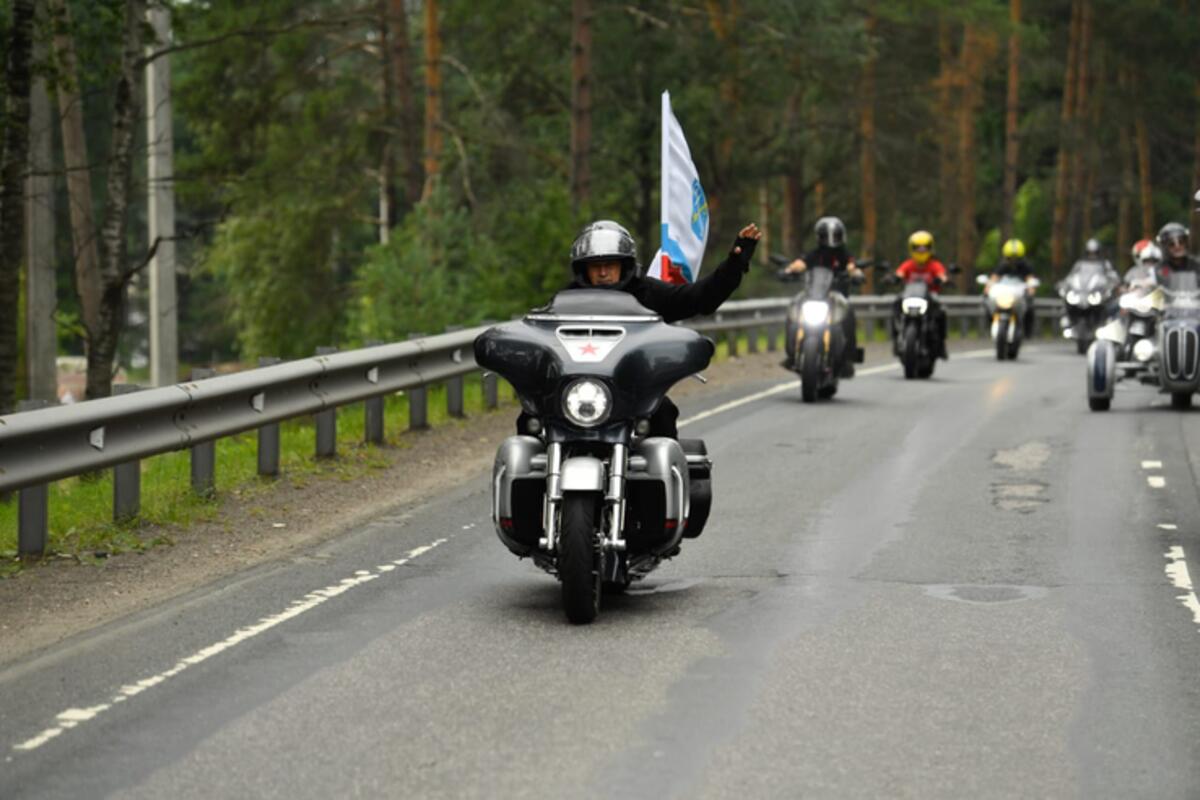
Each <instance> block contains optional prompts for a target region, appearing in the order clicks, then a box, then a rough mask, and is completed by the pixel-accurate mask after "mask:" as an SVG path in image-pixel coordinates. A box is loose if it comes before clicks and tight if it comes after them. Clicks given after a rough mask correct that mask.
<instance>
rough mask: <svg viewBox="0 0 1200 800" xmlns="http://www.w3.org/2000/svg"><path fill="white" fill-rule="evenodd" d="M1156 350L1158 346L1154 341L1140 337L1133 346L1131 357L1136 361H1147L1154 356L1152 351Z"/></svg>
mask: <svg viewBox="0 0 1200 800" xmlns="http://www.w3.org/2000/svg"><path fill="white" fill-rule="evenodd" d="M1157 350H1158V348H1157V347H1155V346H1154V342H1152V341H1150V340H1149V339H1140V340H1139V341H1138V342H1137V344H1135V345H1134V346H1133V357H1134V358H1136V359H1137V360H1138V361H1149V360H1150V359H1152V358H1154V353H1155V352H1156V351H1157Z"/></svg>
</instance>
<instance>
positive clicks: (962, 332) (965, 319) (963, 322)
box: [958, 314, 971, 339]
mask: <svg viewBox="0 0 1200 800" xmlns="http://www.w3.org/2000/svg"><path fill="white" fill-rule="evenodd" d="M970 333H971V317H970V315H967V314H964V315H963V316H961V317H959V318H958V335H959V336H961V337H962V338H963V339H966V338H967V336H969V335H970Z"/></svg>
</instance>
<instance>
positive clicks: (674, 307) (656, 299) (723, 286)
mask: <svg viewBox="0 0 1200 800" xmlns="http://www.w3.org/2000/svg"><path fill="white" fill-rule="evenodd" d="M757 244H758V240H757V239H750V238H742V237H739V238H738V240H737V241H736V242H734V248H741V252H740V253H734V252H733V251H732V250H731V251H730V253H729V255H728V256H726V258H725V260H724V261H722V262H721V263H720V264H719V265H717V268H716V269H714V270H713V271H712V272H710V273H709V274H708V275H705V276H704V277H702V278H699V279H698V280H696V281H695V282H694V283H687V284H675V283H665V282H663V281H659V280H655V279H654V278H646V279H644V280H643V285H644V288H643V289H642V292H641V295H642V296H639V297H638V301H639V302H640V303H641V304H642V305H644V306H646V307H647V308H649V309H650V310H652V311H656V312H658V313H659V314H661V315H662V318H663V320H664V321H666V322H678V321H679V320H681V319H687V318H688V317H695V316H699V315H701V314H712V313H714V312H716V310H717V308H718V307H719V306H720V305H721V303H724V302H725V301H726V300H728V299H729V296H730V295H731V294H733V293H734V291H736V290H737V288H738V286H739V285H740V284H741V282H742V275H743V274H744V273H745V272H746V271H747V270H748V269H749V268H750V258H751V256H753V255H754V248H755V246H756V245H757Z"/></svg>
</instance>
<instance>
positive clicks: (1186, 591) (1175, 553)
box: [1165, 547, 1200, 625]
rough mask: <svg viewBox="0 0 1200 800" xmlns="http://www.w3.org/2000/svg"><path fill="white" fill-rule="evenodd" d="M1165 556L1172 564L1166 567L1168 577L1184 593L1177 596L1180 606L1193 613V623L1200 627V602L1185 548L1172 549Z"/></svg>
mask: <svg viewBox="0 0 1200 800" xmlns="http://www.w3.org/2000/svg"><path fill="white" fill-rule="evenodd" d="M1165 556H1166V558H1167V560H1168V561H1169V562H1170V563H1168V564H1167V566H1166V572H1167V577H1168V578H1170V579H1171V584H1172V585H1173V586H1174V587H1175V588H1176V589H1181V590H1182V591H1183V593H1182V594H1179V595H1176V599H1177V600H1178V601H1179V603H1180V605H1182V606H1183V607H1184V608H1186V609H1187V610H1188V611H1191V612H1192V622H1194V623H1196V624H1197V625H1200V600H1197V599H1196V592H1195V590H1194V588H1193V586H1192V576H1191V574H1190V573H1189V572H1188V565H1187V557H1186V556H1185V554H1184V552H1183V548H1182V547H1172V548H1171V549H1170V550H1168V551H1167V552H1166V554H1165Z"/></svg>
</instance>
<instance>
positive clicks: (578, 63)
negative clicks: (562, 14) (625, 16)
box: [571, 0, 592, 213]
mask: <svg viewBox="0 0 1200 800" xmlns="http://www.w3.org/2000/svg"><path fill="white" fill-rule="evenodd" d="M591 150H592V3H591V0H573V2H572V3H571V204H572V206H573V207H574V209H575V211H576V212H577V213H578V211H579V210H580V209H581V208H583V207H585V206H586V205H587V204H588V202H589V201H590V200H591V195H592V160H591Z"/></svg>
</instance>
